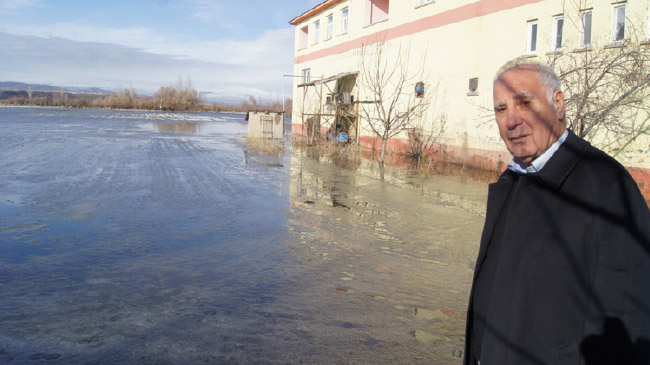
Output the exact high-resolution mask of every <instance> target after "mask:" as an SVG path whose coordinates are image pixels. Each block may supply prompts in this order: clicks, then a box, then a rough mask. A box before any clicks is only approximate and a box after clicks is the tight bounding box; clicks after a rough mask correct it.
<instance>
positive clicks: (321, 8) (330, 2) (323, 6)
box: [289, 0, 343, 25]
mask: <svg viewBox="0 0 650 365" xmlns="http://www.w3.org/2000/svg"><path fill="white" fill-rule="evenodd" d="M341 1H343V0H326V1H323V2H322V3H320V4H318V5H316V6H314V7H313V8H311V9H310V10H307V11H306V12H304V13H302V15H299V16H297V17H295V18H293V19H292V20H291V21H290V22H289V24H291V25H296V24H298V23H300V22H302V21H303V20H305V19H307V18H309V17H311V16H314V15H316V14H318V13H319V12H321V11H324V10H326V9H327V8H329V7H331V6H334V5H336V4H338V3H340V2H341Z"/></svg>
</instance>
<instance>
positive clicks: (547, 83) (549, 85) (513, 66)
mask: <svg viewBox="0 0 650 365" xmlns="http://www.w3.org/2000/svg"><path fill="white" fill-rule="evenodd" d="M531 69H532V70H533V71H536V72H537V75H538V76H539V83H540V84H541V85H542V87H544V89H545V90H546V96H547V97H548V101H549V103H550V104H553V93H554V92H555V90H560V79H559V78H558V77H557V74H556V73H555V71H553V68H552V67H551V66H548V65H545V64H543V63H540V62H535V61H531V60H529V59H526V58H515V59H514V60H511V61H508V62H506V64H504V65H503V66H501V68H499V71H497V74H496V76H495V77H494V82H496V81H497V79H498V78H499V76H501V75H502V74H504V73H505V72H506V71H510V70H516V71H526V70H531Z"/></svg>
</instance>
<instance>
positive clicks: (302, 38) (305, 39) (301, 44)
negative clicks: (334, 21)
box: [298, 25, 309, 49]
mask: <svg viewBox="0 0 650 365" xmlns="http://www.w3.org/2000/svg"><path fill="white" fill-rule="evenodd" d="M298 32H299V33H298V49H304V48H307V46H308V45H309V25H305V26H304V27H302V28H300V29H299V30H298Z"/></svg>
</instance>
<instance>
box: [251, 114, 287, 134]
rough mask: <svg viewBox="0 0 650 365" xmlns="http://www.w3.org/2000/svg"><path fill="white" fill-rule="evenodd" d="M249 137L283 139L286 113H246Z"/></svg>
mask: <svg viewBox="0 0 650 365" xmlns="http://www.w3.org/2000/svg"><path fill="white" fill-rule="evenodd" d="M245 120H247V121H248V135H247V136H248V137H251V138H282V136H283V135H284V112H275V111H268V110H251V111H249V112H248V113H246V118H245Z"/></svg>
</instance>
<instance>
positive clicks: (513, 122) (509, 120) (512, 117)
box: [506, 108, 521, 129]
mask: <svg viewBox="0 0 650 365" xmlns="http://www.w3.org/2000/svg"><path fill="white" fill-rule="evenodd" d="M519 124H521V116H520V115H519V113H518V112H517V110H516V108H508V111H507V115H506V127H508V129H514V128H515V127H517V126H518V125H519Z"/></svg>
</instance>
